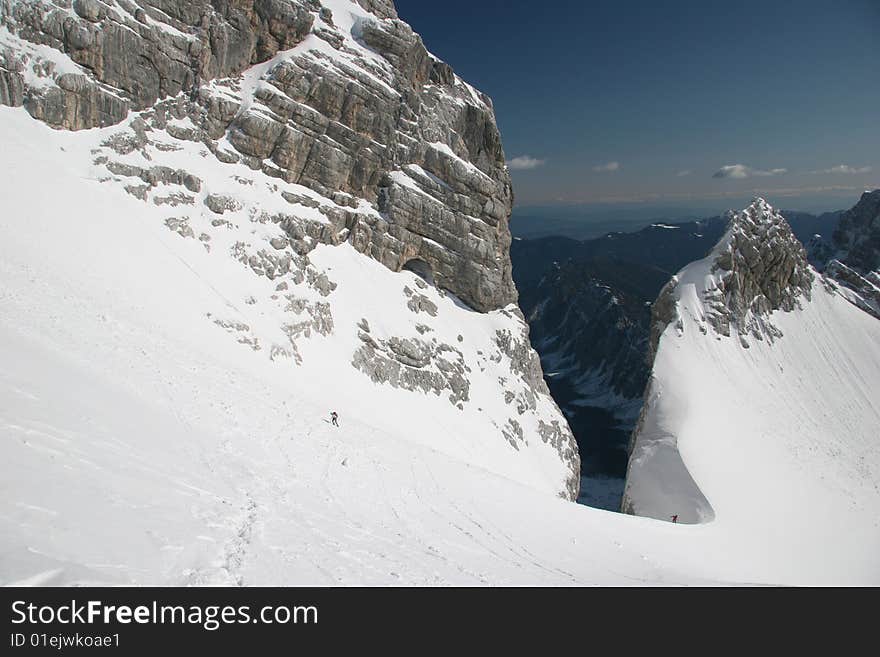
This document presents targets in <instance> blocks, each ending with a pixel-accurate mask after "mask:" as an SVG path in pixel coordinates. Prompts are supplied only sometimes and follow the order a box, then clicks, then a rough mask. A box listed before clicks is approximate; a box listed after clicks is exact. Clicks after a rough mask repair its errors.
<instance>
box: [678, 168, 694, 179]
mask: <svg viewBox="0 0 880 657" xmlns="http://www.w3.org/2000/svg"><path fill="white" fill-rule="evenodd" d="M675 175H676V176H677V177H679V178H682V177H684V176H689V175H691V170H690V169H684V170H683V171H679V172H678V173H676V174H675Z"/></svg>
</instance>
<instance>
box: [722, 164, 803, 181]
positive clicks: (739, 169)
mask: <svg viewBox="0 0 880 657" xmlns="http://www.w3.org/2000/svg"><path fill="white" fill-rule="evenodd" d="M783 173H788V169H767V170H765V169H753V168H752V167H748V166H746V165H745V164H727V165H725V166H723V167H721V168H720V169H718V171H716V172H715V173H713V174H712V177H713V178H734V179H736V180H742V179H743V178H751V177H753V176H780V175H782V174H783Z"/></svg>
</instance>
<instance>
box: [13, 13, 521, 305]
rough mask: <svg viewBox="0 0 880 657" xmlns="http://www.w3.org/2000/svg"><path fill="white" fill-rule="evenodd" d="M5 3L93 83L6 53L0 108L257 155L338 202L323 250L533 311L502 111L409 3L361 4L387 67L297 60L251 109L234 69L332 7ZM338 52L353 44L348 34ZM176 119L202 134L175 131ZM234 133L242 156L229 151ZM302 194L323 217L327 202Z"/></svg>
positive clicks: (272, 72) (274, 75) (17, 21)
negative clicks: (26, 65) (462, 72)
mask: <svg viewBox="0 0 880 657" xmlns="http://www.w3.org/2000/svg"><path fill="white" fill-rule="evenodd" d="M0 1H2V2H3V7H4V12H3V16H2V23H3V25H4V26H6V27H7V29H9V30H10V31H11V32H12V33H13V34H15V35H17V36H18V37H19V38H22V39H24V40H26V41H31V42H33V43H39V44H44V45H49V46H51V47H53V48H57V49H58V50H61V51H62V52H64V53H66V54H68V55H69V56H70V57H71V59H73V61H74V62H76V63H77V64H79V65H80V66H81V67H82V74H81V75H76V74H70V73H67V74H65V75H60V76H55V77H54V78H53V79H54V82H55V84H54V86H52V85H49V86H46V87H44V88H39V89H38V88H34V89H27V88H24V87H23V81H22V77H21V75H20V73H18V72H17V71H18V68H17V67H19V64H20V63H18V64H15V63H14V62H10V61H9V60H10V58H9V57H5V58H4V59H2V60H0V101H2V102H4V103H7V104H21V103H23V104H25V106H26V107H27V108H28V110H29V111H30V112H31V113H32V114H33V115H34V116H36V117H38V118H40V119H42V120H44V121H46V122H47V123H49V124H51V125H53V126H56V127H63V128H69V129H80V128H88V127H94V126H104V125H110V124H113V123H116V122H119V121H121V120H122V119H123V118H124V117H125V116H126V115H127V114H128V112H129V110H130V109H133V110H148V111H147V114H151V116H150V120H151V121H152V123H153V124H154V125H155V126H157V127H160V128H163V129H167V130H168V132H169V134H171V135H173V136H176V137H178V138H181V139H187V140H201V141H205V142H206V145H207V146H208V148H209V150H210V151H211V152H212V153H214V155H215V156H216V157H217V158H219V159H221V160H222V161H224V162H236V161H241V162H244V163H245V164H247V165H248V166H250V167H251V168H254V169H258V170H263V171H264V172H265V173H266V174H267V175H270V176H275V177H279V178H282V179H283V180H285V181H287V182H294V183H299V184H302V185H305V186H307V187H310V188H312V189H313V190H315V191H317V192H318V193H319V194H321V195H323V196H325V197H327V198H330V199H332V201H333V202H334V203H336V204H337V207H336V208H335V209H333V210H332V216H330V219H331V225H330V226H327V227H324V228H322V229H320V230H318V229H312V230H313V232H314V234H312V235H310V236H311V237H313V239H315V240H318V241H320V242H324V243H329V244H338V243H340V242H341V241H345V240H347V241H349V242H350V243H351V244H352V245H353V246H354V247H355V248H357V249H358V250H359V251H361V252H363V253H365V254H367V255H369V256H371V257H373V258H375V259H377V260H379V261H380V262H382V263H383V264H384V265H386V266H387V267H389V268H391V269H393V270H395V271H397V270H400V269H401V268H403V267H404V266H405V265H407V263H408V262H410V261H412V260H414V259H418V260H420V261H423V262H425V263H427V265H428V266H429V267H430V268H431V270H432V275H433V278H434V280H435V282H436V284H437V285H438V286H439V287H440V288H443V289H448V290H450V291H451V292H453V293H454V294H455V295H456V296H458V297H459V298H460V299H462V300H463V301H464V302H465V303H467V304H468V305H470V306H472V307H473V308H474V309H476V310H479V311H486V310H492V309H495V308H501V307H504V306H506V305H507V304H509V303H511V302H513V301H515V300H516V289H515V287H514V285H513V281H512V279H511V266H510V258H509V253H508V250H509V246H510V234H509V231H508V227H507V220H508V217H509V214H510V208H511V205H512V191H511V185H510V178H509V175H508V172H507V168H506V165H505V158H504V153H503V150H502V147H501V140H500V136H499V133H498V129H497V127H496V125H495V120H494V115H493V111H492V106H491V102H490V101H489V99H488V98H486V97H485V96H483V95H482V94H480V93H479V92H476V91H474V90H472V89H471V88H470V87H468V86H467V85H465V84H464V83H462V82H461V81H459V80H458V79H457V78H456V77H455V75H454V73H452V70H451V69H450V68H449V66H448V65H447V64H445V63H443V62H440V61H438V60H436V59H434V58H433V57H432V56H431V55H430V54H429V53H428V52H427V50H426V49H425V47H424V44H423V43H422V41H421V38H420V37H419V36H418V35H417V34H415V33H414V32H413V31H412V29H411V28H410V27H409V26H408V25H406V24H405V23H403V22H402V21H400V20H398V19H397V15H396V12H395V10H394V7H393V3H391V2H388V1H384V0H375V1H366V0H365V2H362V3H361V4H362V6H364V7H366V8H367V9H369V10H370V11H372V12H373V13H374V15H375V16H376V19H375V20H366V21H362V22H361V23H360V24H359V27H358V30H359V33H358V37H359V38H360V39H361V40H362V41H363V42H364V43H366V44H368V45H369V46H370V47H371V48H373V49H374V50H375V51H376V52H378V53H380V54H381V55H382V56H383V57H384V58H385V59H386V60H387V62H388V66H387V68H385V69H383V70H379V69H377V67H376V64H375V63H374V62H372V61H367V60H366V59H361V60H360V61H359V63H358V65H357V66H345V67H344V68H343V67H342V65H341V64H338V63H335V62H333V61H331V60H329V59H328V58H326V57H320V56H315V55H314V54H313V53H310V52H302V53H294V54H293V55H291V56H290V57H288V58H286V59H284V60H283V61H279V62H278V63H277V64H276V65H275V66H273V67H271V68H270V69H269V70H268V71H267V72H266V73H265V75H264V80H265V81H266V82H267V83H268V84H266V85H262V86H260V87H259V88H258V89H257V91H256V92H255V98H254V101H255V103H256V104H258V105H259V107H257V105H256V104H255V105H254V106H251V107H247V106H246V105H245V101H246V100H247V101H248V102H249V99H244V98H241V97H240V96H241V93H242V91H241V87H240V81H239V80H237V79H236V77H235V76H237V75H238V74H239V73H240V72H241V71H243V70H244V69H245V68H247V67H248V66H250V65H252V64H254V63H258V62H263V61H266V60H267V59H269V58H270V57H272V56H274V55H275V54H276V53H277V52H278V51H279V50H283V49H289V48H291V47H293V46H295V45H296V44H297V43H299V42H300V41H301V40H302V39H303V38H304V37H305V35H306V34H307V33H308V32H309V31H310V30H312V28H313V26H314V27H315V29H318V27H320V29H321V30H323V31H324V32H327V33H328V34H332V33H333V31H334V30H335V28H334V26H333V25H332V23H330V22H328V20H326V19H328V18H329V16H328V13H327V12H326V11H324V12H323V13H322V12H321V9H322V7H321V6H320V3H318V2H312V1H310V0H242V1H241V2H235V3H229V2H208V1H207V0H196V1H195V2H188V3H175V2H168V1H166V0H161V1H160V0H131V1H130V2H128V3H126V4H125V5H123V6H120V5H109V4H106V3H103V2H100V1H99V0H83V1H82V2H77V3H76V4H75V6H74V8H73V9H74V11H73V13H72V14H71V13H70V12H69V10H68V9H67V7H68V5H66V3H65V2H63V0H55V1H51V0H37V1H35V2H33V3H12V2H10V0H0ZM122 7H124V9H123V8H122ZM319 15H320V16H323V18H319ZM138 16H139V17H140V21H139V20H138ZM319 24H320V25H319ZM331 41H333V42H335V43H336V45H337V46H338V47H339V48H341V49H348V50H351V49H350V48H349V47H348V46H347V45H345V44H344V43H343V41H342V35H341V33H340V34H338V38H336V39H335V40H334V39H331ZM348 54H350V55H351V54H355V55H356V54H357V53H352V52H349V53H348ZM13 59H14V58H13ZM50 77H52V74H50ZM211 80H214V81H215V85H214V86H213V87H208V86H207V83H208V82H209V81H211ZM224 87H225V91H224V92H223V93H221V92H220V91H219V89H220V88H224ZM236 96H239V98H236ZM159 98H171V100H170V101H162V103H157V100H158V99H159ZM149 108H153V109H149ZM169 114H171V115H173V116H175V117H177V118H189V119H191V120H192V122H193V124H194V126H195V127H194V128H182V127H180V126H179V125H177V124H174V123H168V122H167V121H166V118H167V116H168V115H169ZM132 129H134V128H132ZM141 136H142V135H141ZM224 136H225V137H227V138H228V140H229V143H231V144H232V146H233V147H234V148H235V151H231V150H230V149H229V148H228V147H227V148H220V147H218V145H217V143H216V140H218V139H220V138H221V137H224ZM140 146H141V144H140V143H138V141H136V140H132V141H128V142H126V141H124V140H120V141H119V142H117V143H116V144H114V145H113V147H114V148H115V149H116V150H119V151H120V152H122V151H124V150H125V149H131V148H137V147H140ZM188 189H189V190H190V191H196V190H195V189H194V187H193V186H188ZM285 194H287V196H285V198H287V199H288V200H289V201H291V202H292V203H302V204H304V205H307V206H311V207H315V203H316V201H315V200H314V199H304V198H297V197H295V195H291V194H290V193H289V192H285ZM168 198H169V199H170V198H171V197H168ZM358 198H362V199H366V200H367V201H368V202H370V203H373V204H374V207H375V208H376V209H377V210H378V211H379V213H381V216H382V217H383V219H382V220H380V219H377V218H376V216H375V215H365V214H363V213H357V212H351V211H346V210H345V209H344V208H346V207H348V208H350V209H352V210H353V209H354V208H355V207H356V206H357V203H358V201H357V199H358ZM176 202H182V200H181V199H178V200H177V201H176ZM322 212H325V213H326V212H330V210H329V208H322ZM291 237H292V239H293V240H294V241H295V242H296V244H295V249H297V250H298V251H299V252H307V250H308V248H309V247H310V245H309V244H308V243H306V242H303V241H297V240H296V238H294V237H293V236H291Z"/></svg>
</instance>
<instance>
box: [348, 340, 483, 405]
mask: <svg viewBox="0 0 880 657" xmlns="http://www.w3.org/2000/svg"><path fill="white" fill-rule="evenodd" d="M358 337H360V339H361V341H362V343H363V344H362V345H361V346H360V347H359V348H358V349H357V351H355V353H354V356H353V358H352V365H354V367H355V368H357V369H358V370H360V371H361V372H363V373H364V374H366V375H367V376H369V377H370V378H371V379H372V380H373V381H375V382H377V383H384V384H388V385H390V386H392V387H394V388H403V389H405V390H412V391H416V390H419V391H422V392H425V393H428V392H433V393H434V394H436V395H440V394H443V393H448V395H447V399H448V400H449V402H450V403H451V404H453V405H454V406H458V407H459V408H461V407H462V404H463V403H464V402H466V401H467V400H468V396H469V393H470V381H469V380H468V379H467V368H466V366H465V364H464V356H463V355H462V354H461V352H460V351H458V350H457V349H454V348H452V347H450V346H449V345H443V344H440V345H437V344H433V343H429V342H424V341H422V340H416V339H414V338H397V337H392V338H390V339H389V340H375V339H373V338H371V337H370V336H369V335H367V334H366V333H364V332H363V331H362V332H361V333H360V334H359V336H358ZM445 354H450V355H451V356H452V359H451V360H450V359H449V358H447V357H446V356H445Z"/></svg>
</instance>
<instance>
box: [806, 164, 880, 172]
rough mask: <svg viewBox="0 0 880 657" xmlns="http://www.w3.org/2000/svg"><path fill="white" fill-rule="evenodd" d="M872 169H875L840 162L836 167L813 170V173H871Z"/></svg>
mask: <svg viewBox="0 0 880 657" xmlns="http://www.w3.org/2000/svg"><path fill="white" fill-rule="evenodd" d="M871 171H873V169H872V168H871V167H851V166H850V165H848V164H838V165H837V166H836V167H831V168H830V169H822V170H821V171H813V173H842V174H853V173H854V174H858V173H871Z"/></svg>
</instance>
